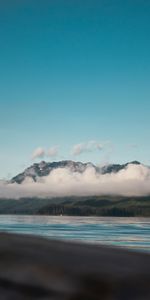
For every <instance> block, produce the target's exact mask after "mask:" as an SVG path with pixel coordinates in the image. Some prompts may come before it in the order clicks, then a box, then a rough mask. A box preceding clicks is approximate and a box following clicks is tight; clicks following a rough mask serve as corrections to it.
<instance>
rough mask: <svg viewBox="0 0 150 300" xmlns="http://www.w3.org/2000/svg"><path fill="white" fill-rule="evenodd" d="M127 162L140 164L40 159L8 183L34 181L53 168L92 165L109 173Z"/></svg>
mask: <svg viewBox="0 0 150 300" xmlns="http://www.w3.org/2000/svg"><path fill="white" fill-rule="evenodd" d="M129 164H135V165H141V163H140V162H138V161H132V162H128V163H125V164H108V165H105V166H102V167H99V166H96V165H94V164H93V163H91V162H87V163H82V162H79V161H77V162H75V161H72V160H62V161H57V162H56V161H54V162H45V161H41V162H40V163H34V164H33V165H31V166H29V167H28V168H26V169H25V170H24V171H23V172H22V173H19V174H18V175H16V176H14V177H13V178H12V179H11V180H10V183H18V184H21V183H22V182H23V181H24V180H25V179H26V178H27V177H30V178H32V179H33V181H35V182H36V181H37V178H38V177H43V176H48V175H49V174H50V173H51V172H52V171H53V170H56V169H58V168H68V169H69V170H70V171H72V172H79V173H83V172H84V171H85V170H86V169H87V168H88V167H93V168H94V169H95V171H96V172H97V173H99V174H108V173H109V174H110V173H117V172H119V171H121V170H122V169H125V168H126V167H127V166H128V165H129Z"/></svg>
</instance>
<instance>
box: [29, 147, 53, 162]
mask: <svg viewBox="0 0 150 300" xmlns="http://www.w3.org/2000/svg"><path fill="white" fill-rule="evenodd" d="M58 151H59V147H58V146H52V147H50V148H49V149H48V150H46V149H44V148H42V147H38V148H36V149H35V150H34V151H33V153H32V159H33V160H34V159H37V158H40V159H42V158H44V157H56V156H57V155H58Z"/></svg>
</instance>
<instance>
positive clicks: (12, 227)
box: [0, 215, 150, 253]
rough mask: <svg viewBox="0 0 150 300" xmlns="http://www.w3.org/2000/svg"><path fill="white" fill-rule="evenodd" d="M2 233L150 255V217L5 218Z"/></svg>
mask: <svg viewBox="0 0 150 300" xmlns="http://www.w3.org/2000/svg"><path fill="white" fill-rule="evenodd" d="M0 231H1V232H10V233H18V234H29V235H31V234H32V235H37V236H42V237H46V238H48V239H58V240H67V241H74V242H79V241H80V242H83V243H92V244H101V245H107V246H108V245H109V246H115V247H122V248H127V249H130V250H134V251H142V252H148V253H150V218H131V217H130V218H122V217H121V218H119V217H69V216H16V215H9V216H8V215H1V216H0Z"/></svg>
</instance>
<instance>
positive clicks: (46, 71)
mask: <svg viewBox="0 0 150 300" xmlns="http://www.w3.org/2000/svg"><path fill="white" fill-rule="evenodd" d="M149 14H150V3H149V1H143V0H141V1H140V0H139V1H136V4H135V1H133V0H131V1H129V0H127V1H118V0H115V1H91V0H88V1H86V5H85V1H82V0H81V1H67V0H66V1H64V0H58V1H41V0H36V1H33V0H30V1H13V3H12V1H9V0H7V1H5V2H4V1H1V2H0V35H1V47H0V65H1V68H0V82H1V83H0V85H1V100H0V143H1V148H0V177H1V178H6V179H8V178H11V177H12V176H14V175H16V174H17V173H19V172H21V171H22V170H23V169H24V168H25V167H27V166H29V165H30V164H32V162H33V159H34V160H37V161H40V160H41V158H42V159H44V160H47V161H52V160H62V159H72V160H81V161H92V162H93V163H97V164H105V163H113V162H115V163H124V162H127V161H133V160H139V161H141V162H142V163H144V164H146V165H149V164H150V159H149V148H150V141H149V127H150V123H149V111H150V101H149V96H150V88H149V80H148V78H149V77H150V60H149V53H150V39H149V32H150V22H149ZM91 141H92V143H91Z"/></svg>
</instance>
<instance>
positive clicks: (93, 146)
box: [72, 141, 104, 156]
mask: <svg viewBox="0 0 150 300" xmlns="http://www.w3.org/2000/svg"><path fill="white" fill-rule="evenodd" d="M103 147H104V145H103V144H102V143H99V142H97V141H88V142H85V143H80V144H76V145H74V146H73V149H72V154H73V155H74V156H77V155H80V154H82V153H85V152H93V151H95V150H100V151H101V150H102V149H103Z"/></svg>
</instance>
